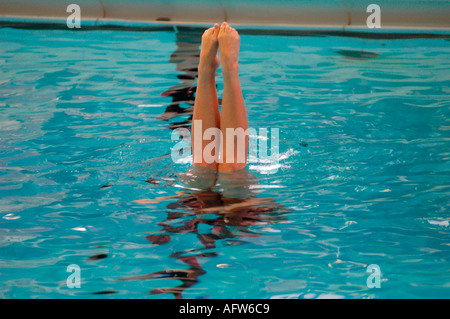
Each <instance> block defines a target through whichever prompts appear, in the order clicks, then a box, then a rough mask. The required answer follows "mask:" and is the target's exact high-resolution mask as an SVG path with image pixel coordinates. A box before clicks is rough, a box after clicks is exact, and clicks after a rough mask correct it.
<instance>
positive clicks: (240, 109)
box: [192, 22, 248, 172]
mask: <svg viewBox="0 0 450 319" xmlns="http://www.w3.org/2000/svg"><path fill="white" fill-rule="evenodd" d="M239 45H240V39H239V35H238V33H237V31H236V30H235V29H233V28H231V27H230V26H229V25H228V23H226V22H224V23H223V24H222V26H220V27H219V25H218V24H216V25H215V26H214V27H212V28H210V29H208V30H206V31H205V33H204V34H203V37H202V49H201V52H200V63H199V67H198V70H199V75H198V84H197V94H196V98H195V106H194V116H193V121H194V122H193V125H192V132H193V133H192V139H193V142H192V153H193V154H194V166H204V167H208V168H212V169H216V170H217V169H218V170H219V171H223V172H229V171H233V170H238V169H242V168H244V167H245V166H246V161H247V151H248V136H246V137H245V141H244V143H245V144H244V145H239V143H235V142H236V141H234V140H233V141H229V142H228V143H229V144H230V146H232V145H234V146H233V147H234V149H233V150H232V151H233V156H230V157H231V158H230V157H227V153H228V152H229V151H230V150H228V149H227V147H224V146H223V145H227V139H226V135H227V134H226V133H227V132H226V130H227V129H232V130H233V132H234V130H235V129H241V130H243V131H245V130H247V129H248V122H247V113H246V111H245V104H244V98H243V96H242V90H241V85H240V83H239V70H238V68H239V63H238V55H239ZM218 49H220V58H221V60H222V73H223V79H224V88H223V99H222V114H219V107H218V101H217V91H216V84H215V72H216V69H217V67H218V66H219V60H218V57H217V50H218ZM196 120H201V121H202V122H201V123H202V130H201V134H202V136H196V135H195V121H196ZM209 128H217V129H220V130H221V132H222V136H223V143H222V144H221V143H220V142H221V141H220V139H218V140H214V141H213V142H210V141H208V140H203V133H204V132H205V131H206V130H207V129H209ZM196 139H199V140H201V141H202V143H201V149H200V148H199V147H198V146H199V145H196V143H195V141H196ZM233 139H235V138H234V137H233ZM238 141H239V138H238ZM210 143H213V145H214V148H213V147H211V146H209V147H208V149H207V150H205V148H206V146H208V145H209V144H210ZM230 146H229V147H230ZM239 146H241V147H239ZM242 146H244V147H242ZM220 148H221V152H222V160H223V163H220V164H218V159H219V154H218V150H219V149H220ZM211 149H214V152H215V153H214V154H211V155H214V158H215V159H216V160H215V161H214V162H213V163H207V162H206V161H205V158H204V156H203V154H204V152H205V151H206V152H208V150H211ZM243 152H245V153H244V154H242V153H243ZM239 154H240V155H241V157H242V158H243V159H244V161H243V163H238V158H239V157H240V156H239ZM208 155H209V154H208ZM242 155H243V156H242ZM199 157H200V158H201V161H199V162H200V163H196V160H195V159H197V160H198V158H199Z"/></svg>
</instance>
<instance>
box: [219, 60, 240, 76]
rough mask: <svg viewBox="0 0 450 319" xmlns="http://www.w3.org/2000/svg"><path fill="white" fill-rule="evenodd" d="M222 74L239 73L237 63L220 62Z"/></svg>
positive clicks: (231, 74)
mask: <svg viewBox="0 0 450 319" xmlns="http://www.w3.org/2000/svg"><path fill="white" fill-rule="evenodd" d="M222 74H223V75H224V76H227V75H230V76H233V75H239V63H238V62H233V63H226V64H225V63H222Z"/></svg>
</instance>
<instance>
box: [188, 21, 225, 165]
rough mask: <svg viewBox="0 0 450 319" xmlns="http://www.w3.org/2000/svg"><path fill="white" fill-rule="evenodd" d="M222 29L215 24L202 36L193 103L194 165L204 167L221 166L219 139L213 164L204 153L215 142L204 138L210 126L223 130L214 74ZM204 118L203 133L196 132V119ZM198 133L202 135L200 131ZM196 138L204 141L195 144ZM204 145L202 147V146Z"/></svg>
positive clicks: (202, 119)
mask: <svg viewBox="0 0 450 319" xmlns="http://www.w3.org/2000/svg"><path fill="white" fill-rule="evenodd" d="M219 31H220V26H219V25H218V24H216V25H215V26H214V27H212V28H209V29H208V30H206V31H205V33H204V34H203V36H202V44H201V51H200V62H199V65H198V82H197V92H196V97H195V104H194V115H193V118H192V154H193V155H194V166H204V167H208V168H212V169H216V170H217V168H218V164H217V162H218V158H219V149H220V139H218V140H217V141H216V140H214V142H213V143H215V148H214V152H215V154H214V152H211V153H212V154H213V155H214V156H215V158H217V160H216V161H214V162H213V163H207V162H206V161H205V158H204V156H202V154H203V151H204V149H205V147H206V146H207V145H208V144H210V143H212V141H209V140H206V141H204V140H203V133H204V132H205V131H206V130H207V129H208V128H217V129H220V113H219V103H218V99H217V90H216V81H215V75H216V70H217V68H218V67H219V64H220V60H219V58H218V57H217V50H218V39H217V37H218V34H219ZM197 120H201V121H202V122H201V124H202V125H201V126H202V129H201V130H199V132H198V133H200V132H201V135H202V136H196V135H195V128H196V125H195V121H197ZM197 135H199V134H197ZM196 139H199V141H201V143H199V144H197V143H195V141H196ZM200 145H201V149H200V147H198V146H200ZM195 159H197V160H199V159H201V162H200V163H195V162H196V160H195Z"/></svg>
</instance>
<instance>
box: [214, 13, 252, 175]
mask: <svg viewBox="0 0 450 319" xmlns="http://www.w3.org/2000/svg"><path fill="white" fill-rule="evenodd" d="M239 45H240V38H239V34H238V32H237V31H236V30H235V29H234V28H232V27H230V26H229V25H228V23H226V22H224V23H222V26H221V27H220V32H219V49H220V59H221V62H222V74H223V82H224V83H223V98H222V114H221V116H220V129H221V131H222V134H223V144H222V145H221V153H222V163H220V164H219V171H221V172H229V171H234V170H238V169H242V168H244V167H245V166H246V164H247V152H248V134H245V137H244V136H241V138H243V144H242V145H239V143H238V140H239V138H237V139H236V138H235V137H233V139H230V140H227V132H226V131H227V130H226V129H227V128H231V129H233V130H235V129H239V130H241V131H244V132H248V131H247V129H248V121H247V112H246V110H245V104H244V98H243V96H242V90H241V84H240V82H239V62H238V55H239ZM227 142H228V144H230V145H229V146H228V145H227ZM227 147H234V154H233V155H234V156H233V157H232V158H230V157H227ZM239 158H241V159H243V161H241V163H238V160H239Z"/></svg>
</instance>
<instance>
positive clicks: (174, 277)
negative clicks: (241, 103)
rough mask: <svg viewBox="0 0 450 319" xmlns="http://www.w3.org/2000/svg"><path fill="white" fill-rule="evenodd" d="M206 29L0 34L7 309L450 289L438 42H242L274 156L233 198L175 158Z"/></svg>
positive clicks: (253, 103) (0, 210)
mask: <svg viewBox="0 0 450 319" xmlns="http://www.w3.org/2000/svg"><path fill="white" fill-rule="evenodd" d="M201 32H202V31H201V30H199V29H195V28H178V29H174V28H172V27H163V28H161V29H160V30H159V31H158V30H154V31H151V32H138V31H117V30H91V31H85V32H83V31H81V32H74V31H70V30H51V29H48V30H33V29H14V28H6V27H4V28H1V29H0V65H1V68H0V167H1V170H0V297H2V298H73V297H77V298H174V297H177V298H180V297H182V298H435V297H438V298H446V297H448V296H450V270H449V264H450V227H449V221H450V215H449V207H450V204H449V200H448V198H449V193H450V184H449V177H450V164H449V159H450V120H449V119H450V98H449V93H450V89H449V84H450V78H449V74H450V73H449V69H450V64H449V61H450V60H449V57H450V55H449V53H450V48H449V42H448V41H449V37H448V36H443V37H441V38H436V39H432V38H420V37H418V38H407V37H406V38H404V39H395V37H394V38H392V39H389V38H383V37H381V38H379V39H373V38H364V37H342V36H337V35H336V36H332V35H328V36H325V35H321V36H319V35H313V34H311V35H302V36H300V35H299V36H294V35H291V36H287V35H285V36H282V35H257V34H252V33H251V32H248V33H243V34H242V35H241V57H240V59H241V70H240V71H241V84H242V86H243V93H244V97H245V101H246V105H247V110H248V116H249V122H250V125H251V126H253V127H255V128H261V127H267V128H279V130H280V133H279V139H280V141H279V145H280V158H279V166H278V171H277V172H276V173H274V174H266V172H267V167H268V166H270V165H271V163H264V162H256V163H251V164H249V167H248V171H249V173H251V174H252V175H253V177H254V178H255V180H253V181H252V182H251V184H250V188H251V190H252V191H253V193H254V194H255V196H256V199H255V198H253V199H250V200H248V201H245V200H244V201H240V202H237V204H238V205H236V201H233V199H232V198H225V197H226V196H224V195H223V194H222V193H221V191H220V190H217V191H215V192H211V193H208V194H203V195H202V196H198V195H196V194H195V192H194V193H193V192H192V191H190V190H189V189H187V188H186V186H185V185H184V184H183V180H182V179H181V178H180V174H183V173H185V172H186V171H187V170H188V169H189V167H190V164H189V163H188V162H186V163H185V164H175V163H174V162H173V161H172V159H171V157H170V155H169V154H170V148H171V147H173V145H174V142H172V140H171V133H172V130H173V129H174V128H177V127H188V128H189V127H190V115H191V109H190V108H191V107H192V104H193V99H194V96H195V83H196V78H195V76H196V65H197V63H198V53H199V51H198V50H199V41H200V35H201ZM222 87H223V86H222V82H221V77H220V73H219V76H218V90H219V95H220V94H221V90H222ZM239 204H241V206H239ZM224 205H225V206H224ZM227 205H228V206H227ZM233 205H235V206H233ZM205 207H206V208H208V209H205V210H202V208H205ZM71 264H76V265H78V266H79V267H80V269H81V287H80V288H72V289H70V288H68V287H67V285H66V279H67V277H68V276H69V275H70V273H68V272H67V266H69V265H71ZM370 264H376V265H378V266H379V267H380V270H381V287H380V288H369V287H368V286H367V278H368V276H369V273H367V266H368V265H370Z"/></svg>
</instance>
